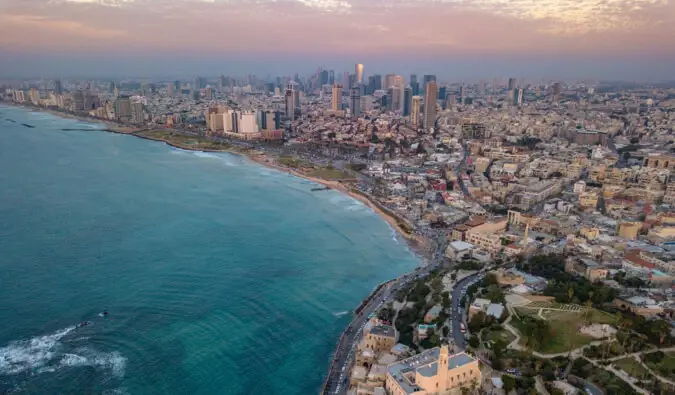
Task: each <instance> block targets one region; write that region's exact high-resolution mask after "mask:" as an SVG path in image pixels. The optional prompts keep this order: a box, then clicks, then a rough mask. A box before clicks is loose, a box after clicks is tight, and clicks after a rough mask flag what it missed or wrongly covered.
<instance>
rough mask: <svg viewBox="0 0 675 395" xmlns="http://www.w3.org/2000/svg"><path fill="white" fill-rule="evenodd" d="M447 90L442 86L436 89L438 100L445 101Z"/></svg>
mask: <svg viewBox="0 0 675 395" xmlns="http://www.w3.org/2000/svg"><path fill="white" fill-rule="evenodd" d="M446 90H447V88H446V87H444V86H442V87H440V88H438V98H439V99H441V100H445V96H446V95H447V94H446V93H445V92H446Z"/></svg>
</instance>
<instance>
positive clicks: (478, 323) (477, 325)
mask: <svg viewBox="0 0 675 395" xmlns="http://www.w3.org/2000/svg"><path fill="white" fill-rule="evenodd" d="M486 321H487V315H486V314H485V313H484V312H482V311H479V312H478V313H476V314H474V315H473V317H471V319H470V320H469V331H471V332H472V333H473V332H478V331H480V330H481V329H482V328H483V327H484V326H485V323H486Z"/></svg>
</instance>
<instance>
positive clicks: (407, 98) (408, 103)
mask: <svg viewBox="0 0 675 395" xmlns="http://www.w3.org/2000/svg"><path fill="white" fill-rule="evenodd" d="M412 98H413V94H412V88H411V87H409V86H408V87H406V88H405V89H404V90H403V112H402V114H401V115H403V116H404V117H407V116H408V115H410V108H411V107H412Z"/></svg>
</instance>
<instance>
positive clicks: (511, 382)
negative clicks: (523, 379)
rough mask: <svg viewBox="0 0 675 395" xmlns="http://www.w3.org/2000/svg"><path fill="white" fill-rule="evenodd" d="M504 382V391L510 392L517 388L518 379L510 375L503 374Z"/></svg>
mask: <svg viewBox="0 0 675 395" xmlns="http://www.w3.org/2000/svg"><path fill="white" fill-rule="evenodd" d="M502 382H503V383H504V392H506V393H509V392H511V391H513V390H514V389H516V379H515V378H513V377H511V376H509V375H506V374H504V375H502Z"/></svg>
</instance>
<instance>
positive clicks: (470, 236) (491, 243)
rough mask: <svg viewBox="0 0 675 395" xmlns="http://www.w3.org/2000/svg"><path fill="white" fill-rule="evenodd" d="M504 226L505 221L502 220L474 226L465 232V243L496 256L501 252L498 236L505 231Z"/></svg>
mask: <svg viewBox="0 0 675 395" xmlns="http://www.w3.org/2000/svg"><path fill="white" fill-rule="evenodd" d="M506 225H507V221H506V220H504V221H500V222H488V223H485V224H483V225H479V226H476V227H474V228H471V229H469V230H468V231H467V233H466V238H467V240H466V241H468V242H469V243H471V244H473V245H475V246H477V247H479V248H482V249H484V250H487V251H489V252H490V253H491V254H497V253H499V252H500V251H501V250H502V240H501V237H500V234H501V233H503V232H504V231H505V230H506Z"/></svg>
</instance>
